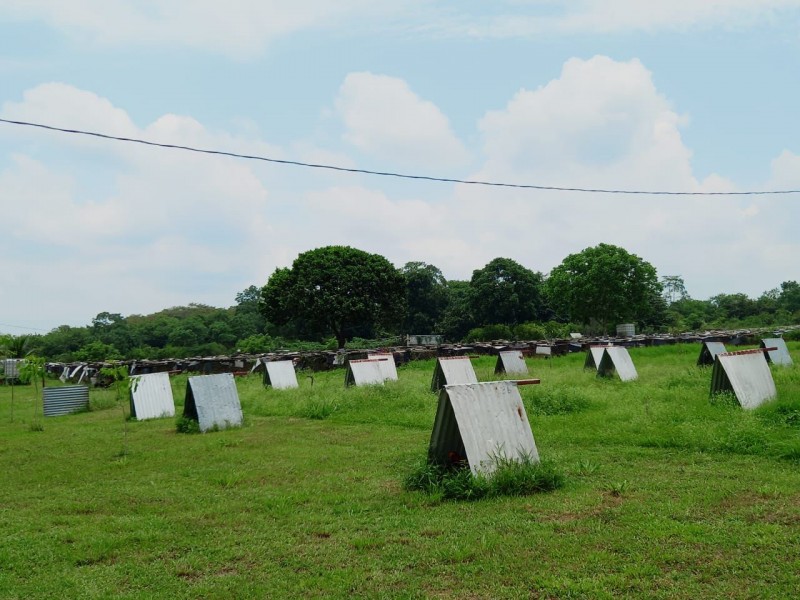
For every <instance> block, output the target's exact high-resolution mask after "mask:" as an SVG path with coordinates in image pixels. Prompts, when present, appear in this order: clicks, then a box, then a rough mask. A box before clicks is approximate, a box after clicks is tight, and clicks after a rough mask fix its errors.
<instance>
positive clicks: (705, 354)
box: [697, 342, 727, 367]
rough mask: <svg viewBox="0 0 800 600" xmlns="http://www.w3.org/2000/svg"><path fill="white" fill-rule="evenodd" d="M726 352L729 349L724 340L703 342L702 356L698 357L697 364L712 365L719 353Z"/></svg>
mask: <svg viewBox="0 0 800 600" xmlns="http://www.w3.org/2000/svg"><path fill="white" fill-rule="evenodd" d="M724 352H727V350H726V349H725V344H723V343H722V342H703V347H702V348H700V356H698V357H697V366H698V367H710V366H711V365H713V364H714V359H715V358H716V357H717V354H722V353H724Z"/></svg>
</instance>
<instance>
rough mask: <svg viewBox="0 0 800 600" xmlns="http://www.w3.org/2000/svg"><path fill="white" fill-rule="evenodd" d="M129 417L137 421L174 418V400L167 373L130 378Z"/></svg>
mask: <svg viewBox="0 0 800 600" xmlns="http://www.w3.org/2000/svg"><path fill="white" fill-rule="evenodd" d="M131 382H132V383H131V395H130V403H131V415H132V416H134V417H136V419H137V420H139V421H144V420H146V419H161V418H164V417H174V416H175V400H174V399H173V397H172V386H171V385H170V382H169V374H168V373H149V374H146V375H133V376H132V377H131Z"/></svg>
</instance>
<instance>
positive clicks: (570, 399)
mask: <svg viewBox="0 0 800 600" xmlns="http://www.w3.org/2000/svg"><path fill="white" fill-rule="evenodd" d="M534 387H536V386H534ZM590 405H591V401H590V400H589V398H588V396H587V395H586V393H585V392H584V391H583V390H582V388H579V387H566V386H548V387H546V388H542V389H535V390H534V391H533V394H532V395H530V396H527V395H526V398H525V410H526V411H527V412H528V413H530V414H534V415H567V414H570V413H576V412H580V411H583V410H586V409H587V408H589V406H590Z"/></svg>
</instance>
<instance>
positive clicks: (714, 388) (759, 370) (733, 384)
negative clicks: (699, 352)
mask: <svg viewBox="0 0 800 600" xmlns="http://www.w3.org/2000/svg"><path fill="white" fill-rule="evenodd" d="M763 352H764V351H763V350H741V351H739V352H725V353H721V354H717V357H716V359H715V360H714V368H713V370H712V371H711V394H712V395H713V394H716V393H719V392H732V393H733V394H734V395H735V396H736V399H737V400H738V401H739V404H740V405H741V407H742V408H747V409H751V408H757V407H759V406H761V405H762V404H763V403H764V402H766V401H768V400H771V399H772V398H775V397H776V396H777V395H778V391H777V390H776V389H775V381H774V380H773V379H772V371H770V368H769V364H768V363H767V361H766V360H765V359H764V356H763Z"/></svg>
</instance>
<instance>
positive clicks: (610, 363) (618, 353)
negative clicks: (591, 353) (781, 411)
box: [597, 346, 639, 381]
mask: <svg viewBox="0 0 800 600" xmlns="http://www.w3.org/2000/svg"><path fill="white" fill-rule="evenodd" d="M614 373H616V374H617V375H618V376H619V378H620V380H622V381H634V380H635V379H638V377H639V374H638V373H637V372H636V367H635V366H633V360H631V355H630V354H628V349H627V348H625V347H624V346H608V347H607V348H606V349H605V350H604V351H603V357H602V358H601V359H600V364H599V365H597V376H598V377H612V376H613V375H614Z"/></svg>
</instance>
